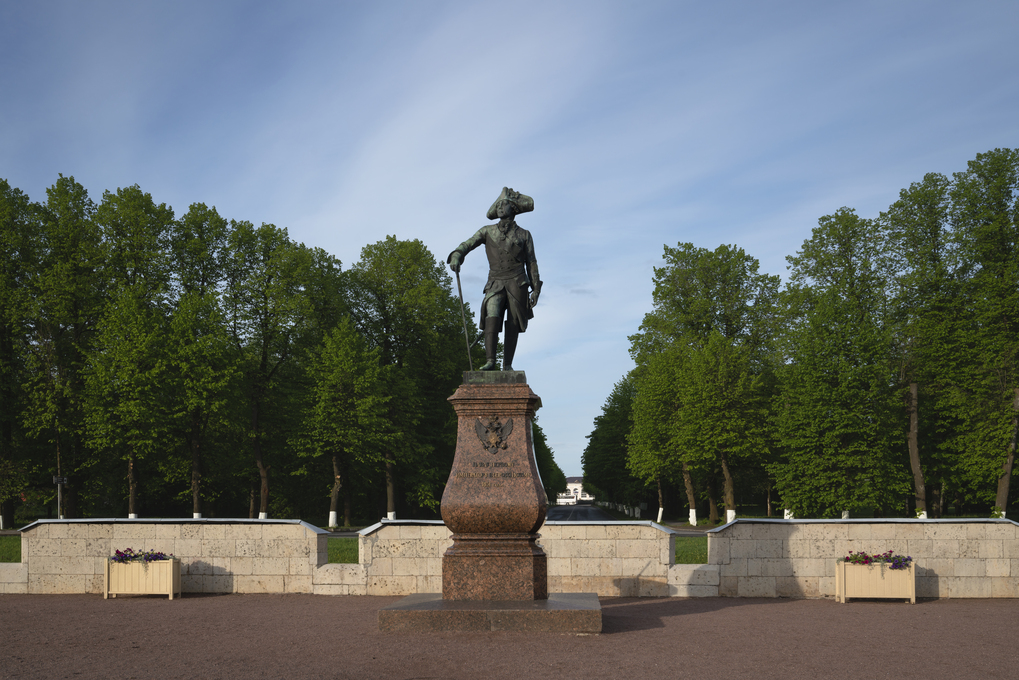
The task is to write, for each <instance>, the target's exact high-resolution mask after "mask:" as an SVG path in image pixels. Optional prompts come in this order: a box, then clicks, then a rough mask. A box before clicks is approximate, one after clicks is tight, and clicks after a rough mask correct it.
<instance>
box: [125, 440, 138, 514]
mask: <svg viewBox="0 0 1019 680" xmlns="http://www.w3.org/2000/svg"><path fill="white" fill-rule="evenodd" d="M134 465H135V457H134V451H133V450H132V451H131V453H130V454H128V456H127V489H128V494H127V516H128V517H137V516H138V510H137V508H138V480H137V479H136V477H135V473H134Z"/></svg>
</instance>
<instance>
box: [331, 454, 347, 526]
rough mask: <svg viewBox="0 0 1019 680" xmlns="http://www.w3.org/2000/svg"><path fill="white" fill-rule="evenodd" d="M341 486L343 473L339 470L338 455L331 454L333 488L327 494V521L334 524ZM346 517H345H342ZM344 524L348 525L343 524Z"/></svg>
mask: <svg viewBox="0 0 1019 680" xmlns="http://www.w3.org/2000/svg"><path fill="white" fill-rule="evenodd" d="M342 488H343V474H342V473H341V472H340V457H339V456H337V455H336V454H333V490H332V492H331V493H330V494H329V523H330V526H334V524H333V523H334V522H335V521H336V509H337V507H338V506H339V502H340V490H341V489H342ZM344 519H346V518H344ZM344 526H348V527H349V526H350V525H349V524H345V525H344Z"/></svg>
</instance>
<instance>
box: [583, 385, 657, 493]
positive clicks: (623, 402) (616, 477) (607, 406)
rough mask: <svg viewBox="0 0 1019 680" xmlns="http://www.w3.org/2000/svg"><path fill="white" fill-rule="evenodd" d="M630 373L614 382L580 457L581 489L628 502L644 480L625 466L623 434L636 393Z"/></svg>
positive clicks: (624, 433)
mask: <svg viewBox="0 0 1019 680" xmlns="http://www.w3.org/2000/svg"><path fill="white" fill-rule="evenodd" d="M636 391H637V388H636V384H635V381H634V379H633V374H632V373H631V374H628V375H625V376H623V378H622V379H620V380H619V382H617V383H616V384H615V385H614V386H613V388H612V392H611V393H610V394H609V396H608V398H607V399H606V400H605V403H604V404H603V405H602V412H601V414H600V415H598V416H596V417H595V419H594V428H593V429H592V430H591V434H589V435H587V440H588V441H587V446H586V447H585V448H584V453H583V455H582V456H581V460H582V462H583V466H584V487H585V489H596V490H597V493H596V494H595V495H596V496H601V500H604V501H615V502H622V503H626V504H628V505H630V504H632V503H633V501H634V499H635V498H636V494H637V492H639V490H640V489H641V488H642V487H643V486H644V482H643V481H641V480H639V479H637V478H635V477H633V475H632V473H630V472H629V471H628V469H627V464H626V461H627V455H626V447H627V443H626V437H627V435H628V434H629V433H630V418H631V414H632V413H633V401H634V398H635V396H636Z"/></svg>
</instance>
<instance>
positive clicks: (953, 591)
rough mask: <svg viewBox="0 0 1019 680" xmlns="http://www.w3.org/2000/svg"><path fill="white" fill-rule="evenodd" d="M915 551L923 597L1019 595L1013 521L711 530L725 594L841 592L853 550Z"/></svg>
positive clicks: (808, 523)
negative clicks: (844, 564) (842, 571)
mask: <svg viewBox="0 0 1019 680" xmlns="http://www.w3.org/2000/svg"><path fill="white" fill-rule="evenodd" d="M850 550H852V551H854V552H861V551H862V552H866V553H871V554H874V553H883V552H885V551H887V550H892V551H894V552H895V553H896V554H901V555H909V556H910V557H912V558H913V562H914V564H915V565H916V596H917V597H922V598H939V597H940V598H953V597H954V598H961V597H1019V525H1017V524H1016V523H1015V522H1012V521H1010V520H1004V519H1002V520H994V519H986V520H980V519H974V520H944V519H942V520H907V519H903V520H873V519H859V520H852V519H850V520H754V519H749V520H742V519H738V520H736V521H735V522H733V523H731V524H727V525H726V526H724V527H720V528H718V529H715V530H713V531H711V532H709V533H708V562H709V564H711V565H715V566H717V567H718V569H719V583H718V593H719V595H721V596H723V597H801V598H821V597H835V564H836V560H837V559H838V558H840V557H845V556H846V555H848V554H849V551H850Z"/></svg>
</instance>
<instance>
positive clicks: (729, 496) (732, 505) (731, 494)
mask: <svg viewBox="0 0 1019 680" xmlns="http://www.w3.org/2000/svg"><path fill="white" fill-rule="evenodd" d="M719 460H720V461H721V463H722V476H723V477H725V490H724V491H725V509H726V518H725V520H726V521H727V522H728V521H729V511H732V512H733V513H735V512H736V485H735V483H733V480H732V473H731V472H730V471H729V455H728V454H727V453H726V452H725V451H724V450H723V451H721V453H720V455H719Z"/></svg>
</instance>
